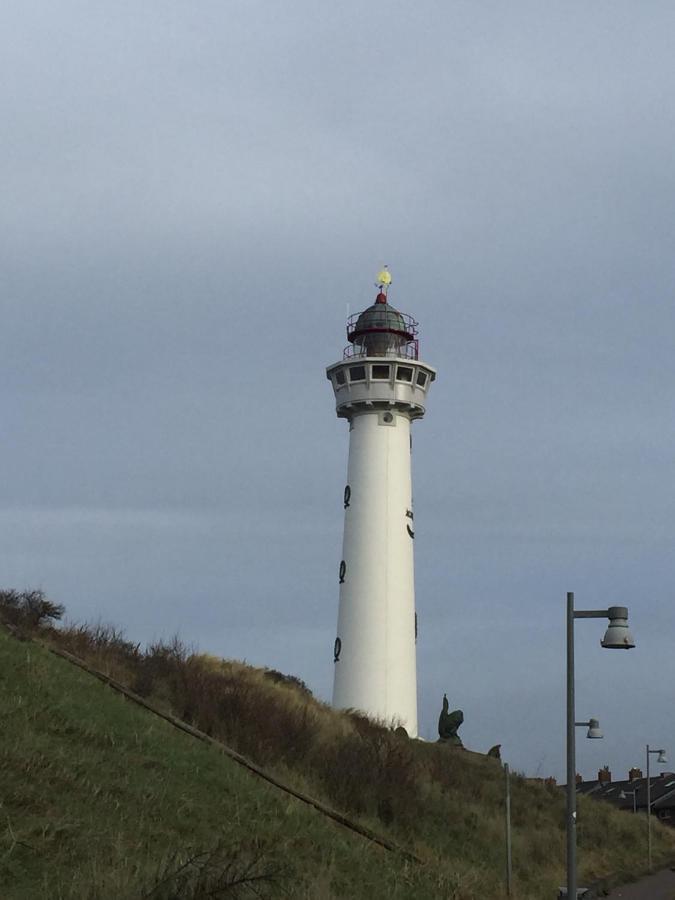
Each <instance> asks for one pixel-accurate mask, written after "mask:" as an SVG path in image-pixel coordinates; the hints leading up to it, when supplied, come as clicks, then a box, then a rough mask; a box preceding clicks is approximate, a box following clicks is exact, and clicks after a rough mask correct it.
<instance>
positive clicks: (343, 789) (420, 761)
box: [0, 626, 675, 900]
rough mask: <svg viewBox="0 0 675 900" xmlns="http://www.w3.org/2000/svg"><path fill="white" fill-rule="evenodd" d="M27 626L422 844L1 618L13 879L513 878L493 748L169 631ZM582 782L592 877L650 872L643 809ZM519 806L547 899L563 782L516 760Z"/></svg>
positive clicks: (517, 837)
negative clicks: (388, 720)
mask: <svg viewBox="0 0 675 900" xmlns="http://www.w3.org/2000/svg"><path fill="white" fill-rule="evenodd" d="M33 631H34V632H37V633H38V634H39V635H40V637H41V638H42V639H43V640H47V641H52V642H56V643H58V644H60V645H61V646H66V647H67V648H69V649H70V650H73V651H75V652H78V655H79V656H81V657H85V658H88V660H89V662H90V663H91V664H94V665H96V667H97V668H99V669H101V670H107V671H108V672H109V673H110V674H113V675H114V676H115V677H116V678H117V679H118V680H119V681H123V682H126V683H127V684H129V685H131V686H132V687H133V688H134V690H139V689H140V691H141V692H142V693H144V695H145V696H146V697H148V698H149V699H150V700H152V702H154V703H156V704H159V705H161V706H162V707H163V708H164V709H165V710H166V711H172V712H174V713H175V714H177V715H180V716H181V717H182V718H186V719H189V720H191V721H192V722H194V724H195V725H196V726H197V727H199V728H202V729H203V730H204V731H206V732H207V733H209V734H212V735H213V736H214V737H217V738H221V739H224V740H226V742H227V743H229V744H230V745H231V746H234V748H235V749H237V750H239V751H240V752H242V753H246V754H247V755H248V756H250V757H253V758H254V759H255V761H256V762H257V763H258V764H261V765H264V766H265V767H266V768H267V769H268V770H271V771H273V772H274V774H275V775H276V777H277V778H279V779H281V780H283V781H285V782H286V783H288V784H289V785H291V786H293V787H294V788H296V789H299V790H302V791H305V792H307V793H311V794H313V795H315V796H317V797H319V798H321V799H322V800H323V801H324V802H326V803H329V804H330V805H332V806H333V807H335V808H337V809H339V810H340V811H342V812H343V813H345V814H347V815H349V816H351V817H352V818H353V819H354V820H358V821H360V822H362V823H363V824H364V825H366V826H368V827H369V828H371V829H373V830H375V831H378V832H379V833H381V834H382V835H384V836H386V837H387V838H388V839H389V840H392V841H395V842H397V843H398V844H400V845H402V846H405V847H406V848H407V849H408V850H409V851H411V852H412V853H414V854H415V855H416V856H417V857H419V859H420V860H421V862H419V863H414V862H409V861H406V859H405V858H404V857H402V856H401V855H400V854H397V853H396V852H390V851H387V850H385V849H383V848H382V847H379V846H377V845H375V844H373V843H372V842H370V841H368V840H367V839H365V838H363V837H361V836H359V835H357V834H355V833H353V832H351V831H350V830H348V829H346V828H344V827H342V826H340V825H339V824H337V823H336V822H335V821H333V820H331V819H330V818H327V817H326V816H324V815H322V814H321V813H320V812H318V811H316V810H315V809H312V808H311V807H310V806H307V805H306V804H303V803H301V802H299V801H298V800H297V799H294V798H293V797H290V796H289V795H288V794H285V793H284V792H282V791H280V790H279V789H277V788H275V787H274V786H272V785H270V784H268V783H266V782H265V781H263V780H261V779H259V778H257V777H256V776H255V775H253V774H251V773H250V772H248V771H247V770H246V769H245V768H242V767H241V766H239V765H237V764H236V762H233V761H232V760H231V759H228V758H227V757H225V756H223V755H222V754H220V753H219V752H218V751H217V750H215V749H214V748H212V747H210V746H208V745H205V744H203V743H200V742H199V741H198V740H195V739H194V738H192V737H190V736H188V735H187V734H184V733H181V732H180V731H177V730H176V729H175V728H173V727H172V726H171V725H170V724H169V723H167V722H166V721H164V720H162V719H161V718H158V717H157V716H154V715H153V714H152V713H150V712H148V711H147V710H145V709H143V708H141V707H139V706H137V705H135V704H134V703H131V702H130V701H129V700H127V699H125V698H124V697H122V696H120V695H119V694H117V693H115V692H113V691H112V690H111V689H110V688H109V687H107V686H106V685H105V684H102V683H101V682H99V681H97V680H96V679H94V678H93V677H92V676H91V675H89V674H87V673H86V672H84V671H82V670H81V669H78V668H76V667H75V666H73V665H72V664H70V663H68V662H66V661H65V660H63V659H60V658H57V657H56V656H54V655H52V654H51V653H49V651H48V650H47V649H45V648H44V647H42V646H40V645H38V644H36V643H35V642H32V641H20V640H17V639H16V638H15V637H11V636H9V635H8V634H7V633H6V632H4V630H3V629H1V628H0V720H1V721H0V724H1V726H2V739H1V741H0V773H1V777H0V896H1V897H3V898H7V900H23V898H26V900H28V898H30V900H37V898H49V900H52V898H54V900H56V898H58V900H60V898H64V900H66V898H68V900H75V898H77V900H81V898H87V900H94V898H101V900H103V898H119V900H124V898H141V897H148V898H153V900H169V898H175V900H178V898H197V897H207V896H210V897H242V898H245V897H255V896H261V897H292V898H318V900H320V898H343V897H344V898H362V897H363V898H366V897H367V898H369V900H371V898H385V897H386V898H406V900H407V898H437V897H438V898H442V897H447V898H455V900H473V898H481V900H490V898H499V897H503V896H504V890H503V859H504V844H503V809H504V808H503V774H502V771H501V767H500V766H499V765H498V764H497V763H496V762H495V761H493V760H489V759H486V758H484V757H479V756H478V755H475V754H469V753H463V752H462V751H453V750H449V749H448V748H446V747H442V746H438V745H435V744H424V743H421V742H416V741H409V740H407V739H406V738H402V737H400V736H397V735H394V734H393V733H392V732H391V731H389V730H387V729H385V728H382V727H380V726H377V725H376V724H373V723H370V722H368V720H365V719H363V718H362V717H358V716H350V715H347V714H343V713H336V712H334V711H333V710H330V709H329V708H328V707H326V706H324V705H323V704H320V703H318V702H317V701H316V700H314V698H312V696H311V695H310V694H309V693H308V692H307V691H306V689H304V687H303V685H302V684H301V683H299V682H297V681H296V680H295V679H289V678H287V677H285V676H282V675H280V674H279V673H269V672H266V671H264V670H259V669H252V668H250V667H246V666H244V665H242V664H240V663H231V662H223V661H221V660H215V659H213V658H209V657H203V656H199V655H197V654H189V653H187V652H186V651H185V650H184V648H182V647H180V645H177V644H174V645H171V646H168V647H167V646H164V645H158V646H157V647H154V648H150V649H149V650H147V651H144V652H142V651H140V648H138V647H136V646H135V645H133V644H129V643H127V642H126V641H124V640H123V639H122V638H121V636H120V635H119V634H117V633H115V632H114V631H112V630H110V629H107V630H106V629H93V630H92V629H86V628H82V629H69V630H68V629H66V630H63V631H55V630H53V629H49V628H47V629H44V628H43V629H39V628H38V627H37V626H35V627H34V628H33ZM584 799H585V798H580V806H579V845H580V850H579V856H580V864H581V871H582V875H583V880H584V881H594V880H597V879H598V878H601V877H603V876H606V875H609V874H610V873H613V874H616V875H618V876H619V877H621V876H622V875H623V876H628V877H630V876H634V875H637V874H638V873H639V872H640V871H643V870H644V858H645V855H646V847H645V835H644V831H645V828H644V819H643V818H642V817H641V816H640V817H635V819H634V818H633V817H631V816H630V815H627V814H625V813H619V812H616V811H615V810H613V809H612V808H610V807H609V806H604V805H602V804H598V803H593V802H592V801H586V802H584ZM512 812H513V824H514V846H513V854H514V874H515V879H516V896H517V897H519V898H522V900H527V898H530V900H542V898H545V897H554V896H555V895H556V889H557V886H558V885H559V884H562V883H563V881H564V832H563V827H564V803H563V797H562V794H561V792H560V790H559V789H556V788H553V787H550V786H546V785H541V784H533V783H530V782H528V781H527V780H526V779H524V778H521V777H516V778H514V779H513V786H512ZM654 824H655V828H654V836H655V856H656V858H657V860H664V861H665V860H670V859H672V858H673V857H674V856H675V833H673V832H672V831H670V830H666V829H664V828H662V827H661V826H660V825H658V824H657V823H654ZM618 865H619V866H621V867H622V871H617V866H618Z"/></svg>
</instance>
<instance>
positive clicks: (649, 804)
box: [647, 744, 668, 872]
mask: <svg viewBox="0 0 675 900" xmlns="http://www.w3.org/2000/svg"><path fill="white" fill-rule="evenodd" d="M652 753H658V757H657V759H656V761H657V763H659V764H660V765H665V763H667V762H668V760H667V759H666V751H665V750H664V749H663V748H662V749H661V750H650V749H649V744H647V862H648V865H649V871H650V872H651V870H652V786H651V782H650V780H649V757H650V756H651V755H652Z"/></svg>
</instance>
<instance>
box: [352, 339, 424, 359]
mask: <svg viewBox="0 0 675 900" xmlns="http://www.w3.org/2000/svg"><path fill="white" fill-rule="evenodd" d="M359 356H371V357H373V359H374V358H375V356H377V358H378V359H392V358H396V357H404V358H405V359H419V341H418V340H414V341H409V342H408V343H407V344H404V345H403V346H401V347H399V348H398V350H396V352H392V354H391V356H390V357H387V356H380V355H379V354H373V353H368V351H367V350H366V349H365V347H356V346H355V345H354V344H349V345H348V346H347V347H345V349H344V350H343V351H342V358H343V359H351V358H352V357H359Z"/></svg>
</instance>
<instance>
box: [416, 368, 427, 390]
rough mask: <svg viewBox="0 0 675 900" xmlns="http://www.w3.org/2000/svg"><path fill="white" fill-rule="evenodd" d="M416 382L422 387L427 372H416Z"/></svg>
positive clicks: (425, 381)
mask: <svg viewBox="0 0 675 900" xmlns="http://www.w3.org/2000/svg"><path fill="white" fill-rule="evenodd" d="M417 383H418V384H419V386H420V387H424V385H425V384H426V383H427V373H426V372H418V373H417Z"/></svg>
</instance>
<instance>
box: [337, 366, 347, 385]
mask: <svg viewBox="0 0 675 900" xmlns="http://www.w3.org/2000/svg"><path fill="white" fill-rule="evenodd" d="M335 381H336V382H337V384H344V383H345V373H344V372H343V371H342V369H338V370H337V372H336V373H335Z"/></svg>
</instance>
